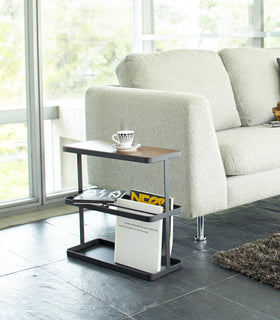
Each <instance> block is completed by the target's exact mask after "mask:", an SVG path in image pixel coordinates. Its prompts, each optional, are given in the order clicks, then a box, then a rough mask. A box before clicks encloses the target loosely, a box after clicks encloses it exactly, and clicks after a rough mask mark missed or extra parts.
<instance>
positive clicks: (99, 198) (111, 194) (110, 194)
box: [73, 188, 125, 204]
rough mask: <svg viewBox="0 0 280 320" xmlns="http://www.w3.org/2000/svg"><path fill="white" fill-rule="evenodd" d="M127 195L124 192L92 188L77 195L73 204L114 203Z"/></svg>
mask: <svg viewBox="0 0 280 320" xmlns="http://www.w3.org/2000/svg"><path fill="white" fill-rule="evenodd" d="M124 195H125V191H122V190H108V189H99V188H91V189H87V190H85V191H84V192H82V193H80V194H78V195H76V196H75V197H74V198H73V204H91V203H113V202H115V201H116V200H117V199H118V198H121V197H123V196H124Z"/></svg>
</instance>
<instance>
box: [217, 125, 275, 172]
mask: <svg viewBox="0 0 280 320" xmlns="http://www.w3.org/2000/svg"><path fill="white" fill-rule="evenodd" d="M217 138H218V143H219V146H220V151H221V156H222V159H223V163H224V167H225V172H226V175H227V176H236V175H245V174H251V173H256V172H261V171H266V170H271V169H276V168H280V128H269V127H265V126H262V125H261V126H255V127H241V128H236V129H230V130H225V131H220V132H217Z"/></svg>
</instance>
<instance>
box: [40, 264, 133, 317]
mask: <svg viewBox="0 0 280 320" xmlns="http://www.w3.org/2000/svg"><path fill="white" fill-rule="evenodd" d="M60 261H61V260H60ZM56 262H59V261H56ZM53 263H55V262H53ZM44 266H46V265H44ZM44 266H42V267H44ZM43 270H45V271H46V272H47V273H49V274H50V275H52V276H54V277H56V278H58V279H59V280H60V281H62V282H64V283H67V284H69V285H70V286H72V287H73V288H75V289H78V290H80V291H82V292H84V293H85V294H87V295H89V296H91V297H92V298H94V299H96V300H97V301H99V302H101V303H103V304H104V305H106V306H108V307H110V308H112V309H113V310H115V311H118V312H119V313H121V314H123V315H124V318H122V319H126V318H127V317H129V316H131V315H129V314H126V313H124V312H123V311H120V310H118V309H117V308H115V307H114V306H112V305H110V304H109V303H107V302H106V301H104V300H102V299H100V298H99V297H96V296H95V295H93V294H91V293H90V292H88V291H86V290H85V289H83V288H80V287H78V286H76V285H75V284H73V283H72V282H70V281H69V280H65V279H63V278H61V277H59V276H58V275H56V274H54V273H52V272H50V271H49V270H48V269H43Z"/></svg>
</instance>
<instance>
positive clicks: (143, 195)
mask: <svg viewBox="0 0 280 320" xmlns="http://www.w3.org/2000/svg"><path fill="white" fill-rule="evenodd" d="M130 199H131V200H133V201H139V202H144V203H149V204H153V205H157V206H162V207H163V209H164V211H165V208H166V203H165V198H164V196H162V195H158V194H154V193H149V192H145V191H139V190H134V189H132V190H131V191H130ZM173 209H174V198H171V197H170V198H169V210H173ZM169 246H170V255H171V251H172V246H173V217H171V219H170V241H169Z"/></svg>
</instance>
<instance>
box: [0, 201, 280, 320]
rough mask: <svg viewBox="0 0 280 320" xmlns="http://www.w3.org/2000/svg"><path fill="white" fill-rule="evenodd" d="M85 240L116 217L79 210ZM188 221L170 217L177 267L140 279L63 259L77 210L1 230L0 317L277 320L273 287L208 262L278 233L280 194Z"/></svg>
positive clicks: (279, 311)
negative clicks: (201, 225)
mask: <svg viewBox="0 0 280 320" xmlns="http://www.w3.org/2000/svg"><path fill="white" fill-rule="evenodd" d="M85 223H86V240H91V239H94V238H96V237H103V238H105V239H108V240H113V238H114V224H115V217H114V216H110V215H104V214H101V213H93V212H90V211H88V212H86V214H85ZM205 227H206V232H207V235H208V238H207V242H206V243H195V242H194V241H193V240H192V236H193V234H194V232H195V228H196V226H195V221H193V220H189V219H183V218H182V217H175V227H174V245H173V254H172V255H173V256H174V257H176V258H180V259H182V260H183V268H182V269H181V270H180V271H177V272H174V273H172V274H170V275H168V276H166V277H164V278H161V279H158V280H156V281H151V282H150V281H145V280H140V279H136V278H134V277H131V276H128V275H124V274H121V273H118V272H115V271H111V270H107V269H104V268H101V267H98V266H94V265H90V264H87V263H83V262H81V261H77V260H74V259H68V258H67V257H66V249H67V248H69V247H71V246H73V245H76V244H78V243H79V234H78V229H79V227H78V214H69V215H66V216H60V217H55V218H50V219H47V220H44V221H40V222H34V223H30V224H26V225H22V226H18V227H13V228H8V229H4V230H2V231H0V257H1V260H0V319H3V320H4V319H5V320H6V319H7V320H8V319H13V320H17V319H23V320H24V319H43V320H46V319H54V320H59V319H67V320H68V319H74V320H76V319H82V320H87V319H94V320H99V319H102V320H107V319H135V320H140V319H142V320H144V319H161V320H165V319H168V320H169V319H172V320H177V319H184V320H188V319H194V320H200V319H201V320H202V319H203V320H205V319H207V320H211V319H215V320H219V319H223V320H225V319H234V320H236V319H246V320H249V319H260V320H264V319H280V290H276V289H274V288H273V287H271V286H269V285H264V284H260V283H259V282H257V281H254V280H251V279H249V278H247V277H246V276H243V275H240V274H238V273H236V272H233V271H229V270H224V269H222V268H220V267H219V266H217V265H215V264H213V263H212V261H211V255H212V254H213V253H215V252H216V251H218V250H226V249H229V248H232V247H236V246H239V245H242V244H244V243H246V242H251V241H253V240H256V239H260V238H265V237H267V236H269V235H271V234H273V233H275V232H278V231H280V198H271V199H268V200H264V201H260V202H257V203H254V204H252V205H249V206H246V207H240V208H236V209H232V210H230V211H227V212H224V213H219V214H213V215H210V216H207V218H206V225H205Z"/></svg>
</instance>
